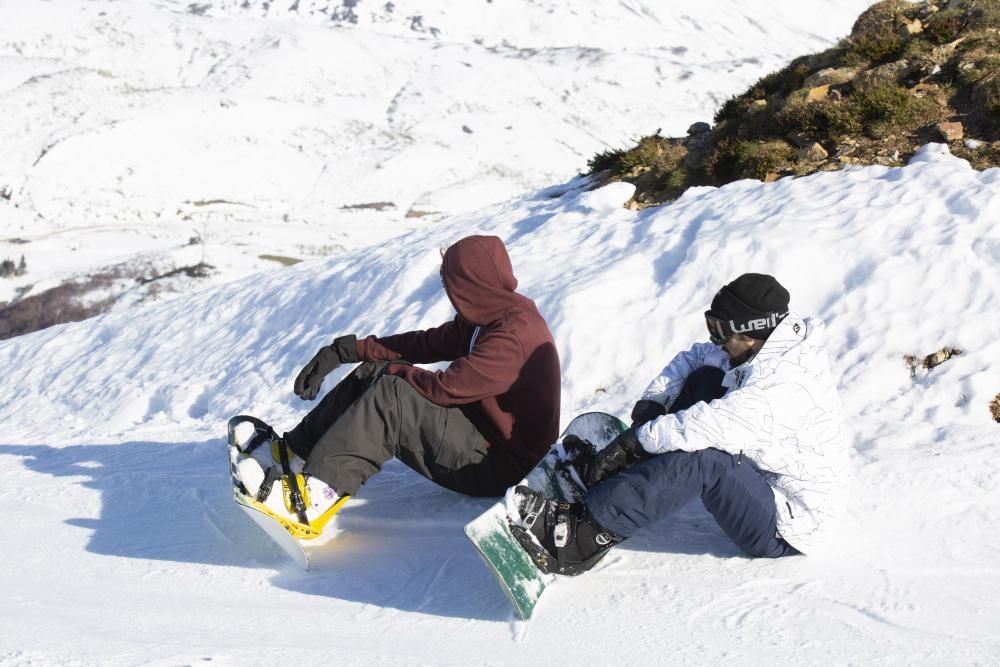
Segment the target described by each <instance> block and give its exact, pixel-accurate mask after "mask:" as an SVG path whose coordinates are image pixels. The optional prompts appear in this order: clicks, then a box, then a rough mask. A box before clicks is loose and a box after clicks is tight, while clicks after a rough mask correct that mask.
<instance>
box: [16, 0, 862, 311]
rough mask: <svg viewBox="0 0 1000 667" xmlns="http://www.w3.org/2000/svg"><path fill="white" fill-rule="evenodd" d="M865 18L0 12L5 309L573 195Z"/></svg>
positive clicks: (52, 6) (537, 12) (455, 0)
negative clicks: (72, 282)
mask: <svg viewBox="0 0 1000 667" xmlns="http://www.w3.org/2000/svg"><path fill="white" fill-rule="evenodd" d="M868 4H870V2H869V0H850V1H847V2H833V1H832V0H822V1H820V0H815V1H814V2H811V3H810V5H809V11H808V12H806V11H804V10H803V9H802V8H801V7H800V4H799V3H796V2H793V1H792V0H780V1H777V2H769V3H767V4H766V5H762V6H756V5H754V6H752V7H750V6H748V5H746V3H742V2H738V1H737V0H717V1H716V2H714V3H711V7H710V8H707V7H706V6H705V3H703V2H692V1H689V0H688V1H685V2H671V3H652V2H647V3H643V2H636V1H634V0H630V1H628V2H615V3H608V2H604V1H602V0H586V1H580V0H544V1H542V0H520V1H518V2H513V1H511V0H503V1H500V0H497V1H496V2H484V1H482V0H468V1H466V0H435V1H430V0H427V1H424V2H412V1H410V2H406V1H404V2H400V1H397V2H392V3H386V2H381V1H379V2H374V1H372V0H352V1H351V2H340V1H339V0H338V1H336V2H333V1H326V2H319V1H310V0H299V2H293V1H292V0H288V1H287V2H261V1H260V0H253V1H249V2H244V1H243V0H217V1H216V0H205V1H203V2H190V1H189V0H158V1H155V2H154V1H149V0H147V1H139V0H134V1H130V2H115V1H112V0H87V1H84V0H53V1H51V2H38V1H37V0H0V119H2V121H0V146H2V148H3V149H2V150H0V259H2V258H7V257H10V258H12V259H14V260H15V261H17V260H18V259H19V257H20V256H21V255H22V254H23V255H25V258H26V262H27V265H28V269H29V273H28V274H26V275H25V276H23V277H21V278H18V279H16V280H0V301H8V300H10V299H11V298H13V297H14V296H15V295H16V294H17V292H16V290H17V288H24V287H28V286H31V290H32V291H30V292H28V294H33V293H38V292H39V291H41V290H42V289H44V288H46V287H50V286H52V285H53V284H54V283H55V284H57V283H58V282H59V281H60V280H62V279H63V278H65V277H66V276H71V275H76V274H79V273H83V272H88V271H94V270H96V269H98V268H100V267H106V266H109V265H117V264H121V263H124V262H127V261H135V260H137V259H139V260H141V261H145V262H152V263H154V264H155V265H156V266H157V267H159V268H160V270H161V272H162V271H167V270H170V269H171V268H173V267H176V266H186V265H190V264H193V263H197V262H199V261H205V262H207V263H209V264H211V265H212V266H214V267H215V268H216V273H215V275H214V277H213V281H214V282H220V281H225V280H229V279H232V278H234V277H238V276H241V275H246V274H248V273H251V272H253V271H258V270H261V269H262V268H264V267H265V266H269V267H272V268H278V267H279V264H278V263H276V262H274V261H271V260H268V259H266V258H264V259H262V258H261V255H271V256H279V257H289V258H296V259H309V258H315V257H322V256H326V255H329V254H332V253H335V252H337V251H338V250H342V249H346V248H354V247H358V246H362V245H367V244H368V243H371V242H373V241H374V240H381V239H385V238H388V237H390V236H392V235H395V234H398V233H401V232H404V231H408V230H414V229H420V228H424V227H426V226H428V225H431V224H434V222H435V221H437V220H439V219H440V218H441V217H442V216H444V215H448V214H454V213H458V212H462V211H470V210H475V209H479V208H481V207H482V206H484V205H487V204H490V203H494V202H498V201H502V200H506V199H508V198H510V197H514V196H517V195H520V194H521V193H523V192H526V191H530V190H534V189H537V188H540V187H544V186H546V185H549V184H551V183H557V182H561V181H563V180H565V179H566V178H567V177H568V175H571V174H574V173H577V172H578V171H581V170H584V169H586V162H587V160H588V158H590V157H592V156H593V155H594V154H595V153H597V152H599V151H601V150H605V149H608V148H621V147H625V146H628V145H631V143H632V142H633V140H634V139H636V138H637V137H639V136H642V135H644V134H650V133H652V132H655V131H656V129H657V128H662V129H663V131H664V132H665V133H668V134H673V135H682V134H683V133H684V131H685V130H686V128H687V127H688V126H689V125H690V124H691V123H693V122H695V121H703V120H711V116H712V114H713V112H714V110H715V109H716V108H717V107H718V106H719V104H720V103H721V102H722V101H723V100H724V99H725V98H727V97H728V96H730V95H732V94H735V93H736V92H738V91H739V90H740V89H742V88H743V87H745V86H746V85H747V84H748V83H749V82H751V81H752V80H754V79H756V78H757V77H759V76H762V75H763V74H765V73H767V72H769V71H773V70H776V69H778V68H779V67H781V66H783V65H784V64H785V63H786V62H787V61H788V60H789V59H791V58H793V57H795V56H798V55H801V54H803V53H808V52H813V51H817V50H820V49H822V48H825V47H826V46H828V45H829V44H831V43H832V42H833V41H834V40H836V39H837V38H839V37H842V36H844V35H845V34H847V32H848V31H849V30H850V26H851V23H852V21H853V20H854V17H855V16H856V15H857V14H858V13H859V12H860V11H861V10H862V9H864V8H865V7H866V6H867V5H868ZM265 7H266V9H265ZM291 7H295V8H296V9H297V11H289V8H291ZM352 17H353V18H352ZM418 17H419V18H420V20H419V21H418V20H417V18H418ZM192 238H198V239H201V240H202V241H203V243H202V244H199V245H198V246H197V247H193V246H192V245H190V240H191V239H192ZM25 241H27V242H28V243H24V242H25ZM187 287H188V289H190V287H191V286H190V285H188V286H187Z"/></svg>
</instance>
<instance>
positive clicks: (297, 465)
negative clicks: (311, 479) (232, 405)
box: [233, 419, 306, 473]
mask: <svg viewBox="0 0 1000 667" xmlns="http://www.w3.org/2000/svg"><path fill="white" fill-rule="evenodd" d="M233 444H235V445H236V447H237V448H238V449H239V450H240V452H241V453H242V454H244V455H246V456H249V457H252V458H254V459H255V460H256V461H257V462H258V463H259V464H260V466H261V467H262V468H263V469H265V470H266V469H268V468H270V467H272V466H274V465H275V464H277V465H282V460H283V458H287V461H288V466H289V468H290V469H291V471H292V472H294V473H301V472H302V469H303V468H304V467H305V464H306V462H305V461H303V460H302V458H301V457H299V456H298V455H297V454H296V453H295V452H293V451H292V450H291V448H290V447H289V446H288V444H287V443H286V441H285V438H283V437H281V438H279V437H278V436H277V435H276V434H275V432H274V429H272V428H271V427H270V426H268V425H267V424H265V423H264V422H262V421H260V420H258V419H254V420H252V421H251V420H250V419H247V420H245V421H241V422H239V423H237V424H236V426H235V427H234V428H233Z"/></svg>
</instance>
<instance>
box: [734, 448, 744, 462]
mask: <svg viewBox="0 0 1000 667" xmlns="http://www.w3.org/2000/svg"><path fill="white" fill-rule="evenodd" d="M741 463H743V450H742V449H741V450H740V454H739V456H737V457H736V465H739V464H741Z"/></svg>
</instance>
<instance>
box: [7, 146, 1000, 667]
mask: <svg viewBox="0 0 1000 667" xmlns="http://www.w3.org/2000/svg"><path fill="white" fill-rule="evenodd" d="M585 186H586V183H585V181H584V180H582V179H578V180H576V181H572V182H570V183H568V184H566V185H564V186H560V187H553V188H548V189H546V190H542V191H539V192H536V193H534V194H532V195H528V196H524V197H521V198H518V199H513V200H510V201H508V202H504V203H502V204H498V205H496V206H493V207H490V208H487V209H484V210H482V211H478V212H472V213H467V214H463V215H457V216H454V217H451V218H449V219H447V220H445V221H442V222H441V223H440V224H438V225H435V226H434V227H432V228H429V229H425V230H419V231H415V232H412V233H410V234H408V235H406V236H404V237H402V238H400V239H397V240H393V241H387V242H384V243H382V244H377V245H374V246H372V247H370V248H367V249H365V250H364V251H363V252H352V253H344V254H340V255H337V256H334V257H331V258H330V259H328V260H323V261H317V262H309V263H304V264H300V265H297V266H295V267H292V268H289V269H286V270H283V271H280V272H268V273H261V274H257V275H255V276H253V277H252V278H250V279H247V280H243V281H238V282H234V283H231V284H228V285H224V286H220V287H216V288H212V289H209V290H206V291H203V292H201V293H199V294H196V295H192V296H188V297H183V298H178V299H175V300H172V301H168V302H165V303H161V304H156V305H152V306H148V307H141V308H136V309H134V310H133V311H131V312H129V313H118V314H110V315H107V316H104V317H100V318H97V319H95V320H91V321H87V322H82V323H78V324H73V325H65V326H60V327H55V328H53V329H51V330H47V331H42V332H39V333H37V334H32V335H29V336H24V337H21V338H18V339H14V340H10V341H5V342H0V367H2V368H4V369H5V371H6V377H7V381H6V382H5V383H4V384H3V385H2V386H0V423H3V425H4V437H3V439H2V440H0V513H2V515H3V516H4V517H5V522H6V525H5V530H4V532H3V537H2V543H3V549H0V590H3V591H4V595H3V596H2V597H0V621H2V622H0V665H4V666H5V667H6V666H7V665H26V664H46V665H48V664H79V665H133V664H151V665H176V664H211V665H258V664H259V665H269V664H275V662H277V661H279V660H281V661H283V662H289V661H295V662H296V664H320V663H323V664H326V663H335V664H344V665H382V664H385V665H389V664H393V665H394V664H435V665H448V664H456V665H458V664H461V665H468V664H519V665H524V664H528V665H534V664H546V665H552V664H587V663H589V662H590V661H592V660H593V659H594V656H595V655H601V656H612V657H609V658H608V659H609V660H612V661H613V662H615V663H617V664H671V665H688V664H718V663H719V662H721V661H734V662H736V663H737V664H761V663H765V662H766V663H767V664H791V663H804V664H820V663H823V664H858V663H878V664H885V663H888V664H934V665H940V664H993V663H995V661H996V656H997V655H998V654H1000V639H998V635H997V633H996V628H997V625H998V621H1000V569H998V567H997V563H998V558H997V555H996V554H997V553H998V552H1000V493H998V484H1000V459H998V458H997V457H996V455H995V448H996V444H997V442H998V434H1000V426H998V425H997V424H996V423H995V422H993V421H991V418H990V415H989V410H988V408H987V405H988V403H989V401H990V400H991V399H992V398H993V396H994V395H995V394H996V393H997V392H998V391H1000V362H998V360H1000V341H998V340H997V337H996V335H995V333H994V332H995V329H996V325H997V312H998V308H1000V223H998V222H997V221H998V220H1000V170H996V169H994V170H990V171H987V172H982V173H979V172H975V171H973V170H971V169H970V168H969V167H968V165H967V164H966V163H965V162H963V161H960V160H957V159H955V158H953V157H951V156H950V155H948V154H947V151H946V149H944V148H943V147H941V146H937V145H931V146H930V147H928V148H926V149H924V150H923V151H922V152H921V153H920V154H919V155H918V156H917V157H916V158H915V159H914V161H913V162H912V163H911V164H910V165H909V166H907V167H905V168H902V169H886V168H876V167H872V168H864V169H851V170H848V171H845V172H839V173H826V174H818V175H814V176H810V177H807V178H802V179H797V180H790V179H786V180H782V181H779V182H777V183H775V184H769V185H764V184H761V183H757V182H747V181H744V182H737V183H733V184H731V185H728V186H726V187H723V188H720V189H712V188H701V189H697V190H693V191H690V192H688V193H687V194H685V196H684V197H682V198H681V199H680V200H679V201H678V202H676V203H674V204H672V205H669V206H665V207H661V208H656V209H650V210H645V211H642V212H632V211H627V210H624V209H623V208H621V206H620V204H621V202H623V201H625V200H626V199H627V198H628V196H629V195H630V191H629V188H630V187H631V186H628V185H625V184H615V185H610V186H608V187H606V188H603V189H600V190H596V191H588V190H587V189H586V187H585ZM469 233H492V234H497V235H499V236H501V237H502V238H503V239H504V240H505V242H506V243H507V245H508V247H509V248H510V252H511V256H512V260H513V264H514V268H515V272H516V273H517V275H518V277H519V280H520V285H521V290H522V291H523V292H524V293H525V294H527V295H529V296H531V297H532V298H534V299H535V300H536V301H537V303H538V305H539V307H540V309H541V311H542V312H543V314H544V315H545V316H546V318H547V319H548V321H549V323H550V325H551V327H552V329H553V332H554V334H555V338H556V341H557V344H558V347H559V350H560V354H561V357H562V361H563V373H564V384H563V403H562V421H563V423H564V424H565V423H566V422H567V421H569V419H570V418H571V417H572V416H573V415H575V414H578V413H580V412H583V411H585V410H591V409H598V410H606V411H611V412H615V413H617V414H620V415H624V414H627V411H628V409H629V408H630V407H631V404H632V401H633V400H634V399H635V397H636V396H637V395H638V394H639V392H641V390H642V388H643V387H644V386H645V384H646V382H647V381H648V380H649V379H650V378H651V377H652V376H653V375H654V374H655V373H656V372H657V371H658V370H659V368H660V367H661V366H662V365H663V364H664V363H666V362H667V361H668V360H669V358H670V356H671V355H672V354H673V352H674V351H676V350H678V349H681V348H686V347H687V346H688V345H689V344H690V343H691V342H693V341H695V340H700V339H701V338H702V337H703V336H704V325H703V321H702V317H701V313H702V311H703V310H704V309H705V307H706V304H707V303H708V302H709V301H710V299H711V297H712V295H713V294H714V292H715V290H716V289H717V288H718V286H719V285H721V284H722V283H724V282H726V281H728V280H730V279H731V278H733V277H735V276H736V275H738V274H739V273H741V272H744V271H764V272H770V273H773V274H775V275H776V276H778V278H779V279H780V280H781V281H782V282H783V283H784V284H785V285H786V286H788V288H789V289H790V291H791V294H792V306H793V308H795V309H797V310H798V311H799V312H802V313H804V314H814V315H818V316H820V317H822V318H824V319H826V320H827V322H828V325H829V335H830V341H831V348H830V352H831V362H832V366H833V369H834V373H835V375H836V377H837V378H838V381H839V386H840V388H841V392H842V398H843V401H844V407H845V412H846V415H847V417H848V421H849V423H848V426H849V428H850V430H851V432H852V433H853V450H852V462H853V468H854V473H855V479H854V484H853V489H852V500H851V504H850V513H849V516H848V518H847V520H846V522H845V524H844V526H843V528H844V530H843V534H842V542H841V546H840V547H839V549H838V551H837V552H836V553H834V554H833V555H832V556H831V557H830V558H827V559H818V558H807V557H802V558H794V559H786V560H783V561H780V562H765V561H750V560H747V559H745V558H743V557H742V556H741V555H740V554H739V553H738V552H737V551H736V549H735V548H734V547H733V546H732V545H731V544H730V543H729V542H728V540H727V539H726V538H725V537H724V536H723V535H722V534H721V533H720V531H719V530H718V528H717V527H716V526H715V525H714V523H713V522H712V520H711V519H710V517H708V515H707V514H705V513H704V511H703V510H702V509H700V507H698V506H696V505H693V506H691V507H690V508H688V509H686V510H685V511H684V512H683V513H682V514H681V515H680V516H678V517H676V519H675V520H671V521H666V522H663V523H661V524H659V525H657V526H656V527H655V528H653V529H650V530H647V531H645V532H644V533H642V534H640V535H639V536H637V537H635V538H633V539H632V540H630V541H629V542H627V543H626V544H624V545H622V546H621V547H620V548H619V549H617V550H616V551H615V552H614V553H613V554H612V555H611V556H610V557H609V558H608V559H606V561H605V562H604V563H602V564H601V565H600V566H599V567H598V568H597V569H596V570H595V571H594V572H592V573H590V574H588V575H587V576H585V577H584V578H581V579H576V580H564V581H561V582H559V583H557V584H556V585H555V586H554V587H553V588H552V589H551V591H550V592H548V593H546V596H545V598H544V599H543V600H542V603H541V605H540V606H539V608H538V610H537V612H536V617H535V619H533V620H532V621H531V623H530V625H527V626H526V625H523V624H521V623H518V622H515V621H513V617H512V613H511V611H510V609H509V608H508V605H507V602H506V600H505V599H504V597H503V596H502V594H501V593H500V592H499V589H498V588H497V587H496V585H495V583H494V582H493V580H492V578H491V577H490V575H489V574H488V573H487V571H486V569H485V568H484V567H483V566H482V565H481V564H480V563H479V561H478V558H477V556H476V554H475V552H474V551H473V549H472V548H471V546H470V545H469V544H468V543H467V542H466V541H465V539H464V537H463V536H462V533H461V527H462V525H463V524H464V523H465V522H466V521H468V520H469V519H470V518H472V517H473V516H474V515H476V514H477V513H478V512H480V511H481V510H482V509H484V508H485V507H486V505H487V503H486V502H485V501H482V500H474V499H465V498H462V497H459V496H457V495H455V494H452V493H450V492H448V491H445V490H442V489H439V488H437V487H435V486H434V485H432V484H431V483H429V482H426V481H424V480H423V479H422V478H419V477H418V476H417V475H416V474H414V473H411V472H410V471H408V470H407V469H405V468H404V467H403V466H402V465H399V464H396V463H395V462H393V463H391V464H390V465H388V466H387V467H386V469H385V471H384V472H383V473H382V474H380V475H379V476H377V477H375V478H373V480H372V481H371V482H370V483H369V484H368V485H366V486H365V487H364V489H363V491H362V493H361V494H359V498H357V499H356V500H354V501H352V503H351V504H349V505H348V507H347V508H346V509H345V510H344V512H343V514H342V515H341V516H342V519H341V524H340V525H341V527H342V528H344V530H345V533H344V534H343V535H342V536H341V538H340V539H338V540H337V541H335V542H334V543H333V544H331V545H330V547H329V548H328V550H327V551H326V552H325V553H324V554H323V555H322V556H321V557H320V559H319V563H318V564H317V567H316V568H315V570H314V571H312V572H310V573H308V574H306V573H302V572H297V571H294V570H293V569H291V568H290V567H289V566H288V565H287V564H286V563H285V562H284V561H283V560H282V559H281V557H280V556H279V555H277V554H276V553H275V552H273V551H272V550H270V549H269V547H267V546H266V545H264V544H263V543H262V541H261V539H260V537H259V536H258V534H257V533H256V532H255V531H256V530H257V529H256V528H255V527H254V526H252V525H250V523H249V522H248V521H246V519H245V518H244V517H243V516H242V514H241V513H240V512H239V511H238V510H236V508H235V507H234V506H233V505H232V503H231V501H230V499H229V497H228V486H227V484H228V483H227V464H226V460H225V453H224V447H223V442H224V441H223V435H224V434H223V430H224V423H225V420H226V419H227V418H228V417H229V416H230V415H232V414H234V413H237V412H240V411H249V412H251V413H253V414H256V415H258V416H261V417H264V418H265V419H268V420H269V421H271V422H272V423H273V424H275V425H276V427H277V428H279V429H282V428H283V429H287V428H290V427H291V426H292V425H293V424H294V423H295V421H296V420H297V419H298V418H299V417H300V416H301V415H302V414H304V412H305V411H306V409H307V408H308V405H307V404H304V403H302V402H301V401H299V400H298V399H295V398H294V397H293V396H292V394H291V391H290V390H291V383H292V379H293V377H294V374H295V372H296V371H297V370H298V368H299V367H300V366H301V364H302V363H304V362H305V361H306V360H307V359H308V358H309V357H310V355H311V354H312V353H313V352H314V349H315V348H316V347H317V346H319V345H322V344H325V343H326V342H328V341H329V340H330V339H331V338H332V337H334V336H336V335H339V334H344V333H356V334H359V335H364V334H368V333H390V332H393V331H399V330H405V329H410V328H415V327H424V326H430V325H435V324H437V323H440V322H441V321H443V320H444V319H445V318H448V317H449V316H450V315H451V310H450V307H449V305H448V302H447V299H446V298H445V296H444V294H443V292H442V290H441V288H440V283H439V279H438V274H437V269H438V264H439V261H440V260H439V254H438V249H439V248H440V247H441V246H443V245H446V244H448V243H449V242H451V241H454V240H455V239H457V238H459V237H461V236H463V235H465V234H469ZM944 345H949V346H954V347H958V348H961V349H962V350H963V351H964V354H962V355H961V356H958V357H955V358H953V359H952V360H950V361H948V362H946V363H945V364H943V365H941V366H939V367H937V368H935V369H933V370H931V371H923V370H919V371H918V372H917V373H916V376H915V377H914V378H912V379H911V377H910V372H909V370H908V369H907V367H906V366H905V364H904V363H903V359H902V357H903V355H905V354H921V355H922V354H928V353H930V352H933V351H935V350H937V349H939V348H940V347H942V346H944ZM342 372H343V371H341V372H338V374H336V375H335V376H333V377H331V378H330V379H329V382H330V383H332V382H335V381H336V380H337V379H339V377H340V373H342ZM260 615H264V616H265V617H266V618H267V619H268V623H269V627H267V628H265V627H263V626H262V621H261V619H260V618H259V616H260Z"/></svg>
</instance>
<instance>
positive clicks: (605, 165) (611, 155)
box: [587, 148, 625, 174]
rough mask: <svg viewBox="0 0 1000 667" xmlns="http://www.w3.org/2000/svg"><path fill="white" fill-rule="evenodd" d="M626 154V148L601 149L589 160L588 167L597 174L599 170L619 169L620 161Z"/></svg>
mask: <svg viewBox="0 0 1000 667" xmlns="http://www.w3.org/2000/svg"><path fill="white" fill-rule="evenodd" d="M624 154H625V149H623V148H616V149H615V150H611V151H601V152H600V153H598V154H597V155H595V156H594V157H592V158H590V159H589V160H587V167H589V168H590V171H589V172H588V173H590V174H596V173H597V172H599V171H607V170H608V169H612V170H617V167H618V163H619V162H620V161H621V158H622V155H624Z"/></svg>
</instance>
